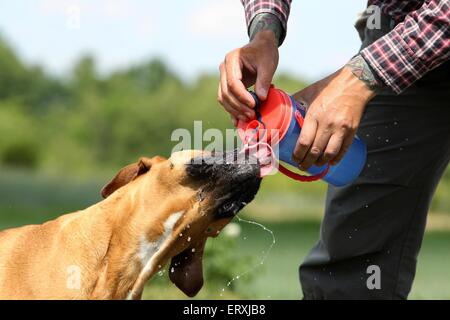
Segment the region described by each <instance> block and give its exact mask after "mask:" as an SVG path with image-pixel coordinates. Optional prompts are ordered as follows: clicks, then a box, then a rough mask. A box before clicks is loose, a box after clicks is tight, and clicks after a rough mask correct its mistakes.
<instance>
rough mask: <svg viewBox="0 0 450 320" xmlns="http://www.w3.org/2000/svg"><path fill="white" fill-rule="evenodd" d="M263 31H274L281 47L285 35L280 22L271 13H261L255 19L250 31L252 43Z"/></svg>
mask: <svg viewBox="0 0 450 320" xmlns="http://www.w3.org/2000/svg"><path fill="white" fill-rule="evenodd" d="M263 30H272V31H273V33H274V34H275V38H276V39H277V40H278V45H279V46H280V45H281V43H282V42H283V40H284V36H285V34H284V29H283V26H282V25H281V22H280V20H278V18H277V17H276V16H275V15H273V14H271V13H260V14H258V15H256V16H255V17H254V18H253V20H252V23H251V25H250V29H249V35H250V41H251V40H253V38H254V37H255V35H256V34H257V33H258V32H260V31H263Z"/></svg>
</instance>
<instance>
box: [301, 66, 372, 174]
mask: <svg viewBox="0 0 450 320" xmlns="http://www.w3.org/2000/svg"><path fill="white" fill-rule="evenodd" d="M374 96H375V92H374V91H373V89H370V88H369V86H368V85H367V84H366V82H364V81H362V80H361V79H360V78H359V77H358V76H356V75H355V73H354V69H352V67H351V66H348V65H347V66H345V67H344V68H342V69H341V70H339V71H337V72H336V73H334V74H332V75H330V76H329V77H327V78H325V79H323V80H321V81H319V82H316V83H315V84H313V85H311V86H309V87H307V88H305V89H303V90H302V91H299V92H297V93H296V94H295V95H294V97H295V99H296V100H298V101H304V102H305V103H306V104H307V106H308V111H307V113H306V117H305V122H304V125H303V128H302V131H301V134H300V137H299V139H298V141H297V145H296V147H295V150H294V154H293V159H294V160H295V161H296V162H298V163H299V167H300V169H302V170H307V169H308V168H309V167H311V166H312V165H313V164H315V165H318V166H322V165H324V164H326V163H330V164H332V165H334V164H336V163H338V162H339V161H340V160H341V159H342V158H343V156H344V154H345V152H346V151H347V150H348V148H349V147H350V145H351V144H352V141H353V137H354V135H355V132H356V130H357V128H358V126H359V122H360V120H361V117H362V114H363V112H364V109H365V107H366V105H367V103H368V102H369V101H370V100H371V99H372V98H373V97H374Z"/></svg>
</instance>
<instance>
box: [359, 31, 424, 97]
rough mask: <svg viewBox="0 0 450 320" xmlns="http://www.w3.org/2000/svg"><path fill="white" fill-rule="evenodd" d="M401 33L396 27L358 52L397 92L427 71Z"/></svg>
mask: <svg viewBox="0 0 450 320" xmlns="http://www.w3.org/2000/svg"><path fill="white" fill-rule="evenodd" d="M401 33H402V28H401V27H400V28H396V29H394V30H392V31H391V32H390V33H388V34H386V35H385V36H383V37H381V38H380V39H378V40H377V41H375V42H374V43H373V44H371V45H370V46H368V47H366V48H365V49H363V50H362V51H361V52H360V54H361V56H362V57H363V58H364V59H365V60H366V62H367V63H368V64H369V65H370V67H371V68H372V69H373V70H374V71H375V72H376V73H377V75H378V76H379V77H380V78H381V80H382V81H383V82H384V83H385V84H386V85H387V86H389V87H390V88H391V89H392V90H393V91H394V92H396V93H397V94H399V93H401V92H403V91H404V90H405V89H406V88H408V87H409V86H410V85H412V84H413V83H414V82H415V81H417V80H419V79H420V78H421V77H422V76H423V75H424V74H425V73H427V72H428V71H429V70H428V68H427V66H426V65H425V64H424V63H423V62H422V61H421V60H420V59H418V58H417V57H416V56H415V54H414V52H413V51H412V50H411V48H410V47H409V46H408V44H407V43H406V42H405V41H404V40H403V37H402V35H401Z"/></svg>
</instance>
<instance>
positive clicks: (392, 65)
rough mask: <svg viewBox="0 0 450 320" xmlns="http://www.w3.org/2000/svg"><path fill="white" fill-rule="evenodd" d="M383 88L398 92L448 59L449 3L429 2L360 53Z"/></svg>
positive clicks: (449, 44) (432, 0) (438, 0)
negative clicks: (378, 78)
mask: <svg viewBox="0 0 450 320" xmlns="http://www.w3.org/2000/svg"><path fill="white" fill-rule="evenodd" d="M361 55H362V56H363V58H364V59H365V60H366V61H367V63H368V64H369V65H370V66H371V67H372V68H373V70H375V72H376V73H377V74H378V75H379V77H380V78H381V79H382V80H383V81H384V82H385V84H386V85H388V86H389V87H391V88H392V89H393V90H394V91H395V92H396V93H401V92H402V91H404V90H405V89H406V88H408V87H409V86H410V85H412V84H413V83H414V82H415V81H417V80H419V79H420V78H421V77H423V76H424V75H425V74H426V73H427V72H428V71H430V70H432V69H434V68H436V67H438V66H439V65H441V64H442V63H443V62H445V61H446V60H448V59H449V58H450V0H428V1H425V2H424V3H423V5H422V7H421V8H420V9H418V10H415V11H412V12H410V13H409V14H408V15H407V16H406V17H405V20H404V21H403V22H401V23H400V24H398V25H397V26H396V27H395V28H394V29H393V30H392V31H391V32H390V33H388V34H386V35H385V36H383V37H381V38H380V39H378V40H377V41H375V42H374V43H373V44H372V45H370V46H368V47H366V48H365V49H363V50H362V51H361Z"/></svg>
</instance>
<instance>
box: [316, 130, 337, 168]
mask: <svg viewBox="0 0 450 320" xmlns="http://www.w3.org/2000/svg"><path fill="white" fill-rule="evenodd" d="M343 142H344V135H342V134H339V133H335V134H333V135H332V136H331V138H330V141H329V142H328V145H327V146H326V148H325V151H324V152H323V154H322V155H321V156H320V158H319V159H318V160H317V161H316V165H317V166H319V167H321V166H323V165H325V164H326V163H328V162H330V161H331V160H333V159H334V158H336V156H337V155H338V154H339V151H340V150H341V147H342V143H343Z"/></svg>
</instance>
